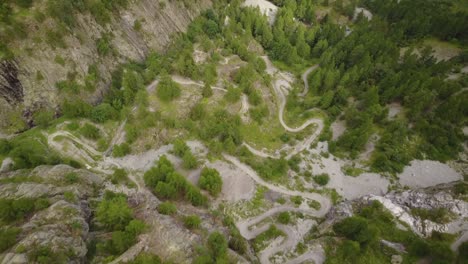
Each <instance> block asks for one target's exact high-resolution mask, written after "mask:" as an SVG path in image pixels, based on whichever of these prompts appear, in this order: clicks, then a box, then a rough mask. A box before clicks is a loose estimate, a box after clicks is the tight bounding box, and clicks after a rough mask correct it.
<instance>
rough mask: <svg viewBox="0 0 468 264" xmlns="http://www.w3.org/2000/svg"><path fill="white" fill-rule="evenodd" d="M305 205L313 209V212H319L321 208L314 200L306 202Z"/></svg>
mask: <svg viewBox="0 0 468 264" xmlns="http://www.w3.org/2000/svg"><path fill="white" fill-rule="evenodd" d="M307 204H308V205H309V207H310V208H314V209H315V210H320V208H321V207H322V206H321V205H320V203H319V202H317V201H315V200H311V201H307Z"/></svg>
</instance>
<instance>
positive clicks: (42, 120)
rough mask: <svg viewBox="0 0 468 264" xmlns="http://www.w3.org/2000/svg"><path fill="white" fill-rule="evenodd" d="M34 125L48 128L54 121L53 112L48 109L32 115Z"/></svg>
mask: <svg viewBox="0 0 468 264" xmlns="http://www.w3.org/2000/svg"><path fill="white" fill-rule="evenodd" d="M33 120H34V124H36V125H37V126H39V127H41V128H46V127H48V126H49V125H50V124H51V123H52V121H53V120H54V112H53V111H52V110H48V109H42V110H40V111H37V112H35V113H34V116H33Z"/></svg>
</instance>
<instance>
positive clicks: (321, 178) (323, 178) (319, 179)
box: [313, 173, 330, 186]
mask: <svg viewBox="0 0 468 264" xmlns="http://www.w3.org/2000/svg"><path fill="white" fill-rule="evenodd" d="M313 179H314V181H315V183H317V184H318V185H320V186H325V185H327V184H328V182H329V181H330V176H329V175H328V173H322V174H319V175H315V176H314V177H313Z"/></svg>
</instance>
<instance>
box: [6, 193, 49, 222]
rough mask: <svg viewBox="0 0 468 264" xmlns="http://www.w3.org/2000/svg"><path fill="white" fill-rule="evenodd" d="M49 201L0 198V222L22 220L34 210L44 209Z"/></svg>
mask: <svg viewBox="0 0 468 264" xmlns="http://www.w3.org/2000/svg"><path fill="white" fill-rule="evenodd" d="M48 206H49V202H48V201H47V200H45V199H32V198H20V199H5V198H2V199H0V222H1V223H14V222H16V221H20V222H21V221H23V220H24V219H25V218H26V217H28V216H30V215H31V214H32V213H34V212H35V211H39V210H42V209H45V208H47V207H48Z"/></svg>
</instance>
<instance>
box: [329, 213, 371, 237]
mask: <svg viewBox="0 0 468 264" xmlns="http://www.w3.org/2000/svg"><path fill="white" fill-rule="evenodd" d="M333 230H334V231H335V232H336V233H337V234H339V235H342V236H345V237H346V238H348V239H350V240H354V241H356V242H359V243H360V244H368V243H370V242H372V241H373V240H375V239H376V237H377V230H375V229H374V228H373V227H369V223H368V221H367V220H366V219H365V218H362V217H360V216H353V217H348V218H346V219H344V220H342V221H340V222H338V223H336V224H335V225H333Z"/></svg>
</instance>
